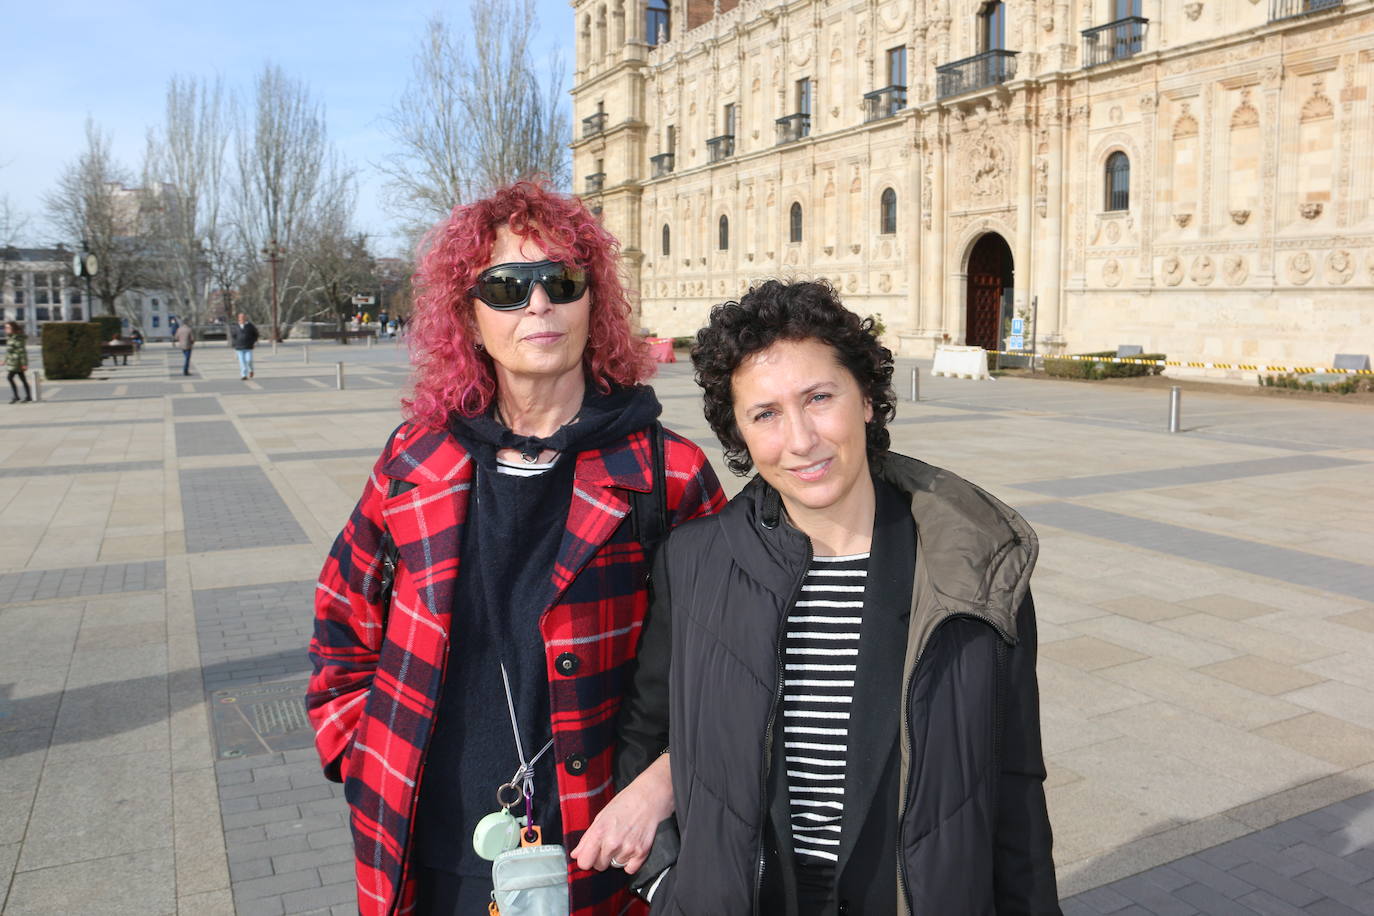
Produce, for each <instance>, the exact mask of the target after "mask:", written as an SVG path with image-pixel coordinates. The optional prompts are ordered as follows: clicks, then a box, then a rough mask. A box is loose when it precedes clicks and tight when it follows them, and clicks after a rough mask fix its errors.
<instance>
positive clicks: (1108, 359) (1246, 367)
mask: <svg viewBox="0 0 1374 916" xmlns="http://www.w3.org/2000/svg"><path fill="white" fill-rule="evenodd" d="M988 352H989V353H1001V354H1002V355H1003V356H1029V355H1030V353H1028V352H1027V351H1025V350H989V351H988ZM1038 355H1039V357H1040V359H1042V360H1044V359H1068V360H1074V361H1077V362H1089V363H1132V364H1134V365H1138V366H1174V367H1178V368H1188V369H1239V370H1242V371H1246V372H1294V373H1297V374H1298V375H1312V374H1314V373H1318V372H1324V373H1328V374H1330V375H1374V369H1333V368H1331V367H1329V366H1268V365H1264V364H1262V363H1207V362H1197V361H1190V360H1177V359H1138V358H1136V357H1133V356H1069V355H1064V356H1046V355H1045V354H1043V353H1042V354H1038Z"/></svg>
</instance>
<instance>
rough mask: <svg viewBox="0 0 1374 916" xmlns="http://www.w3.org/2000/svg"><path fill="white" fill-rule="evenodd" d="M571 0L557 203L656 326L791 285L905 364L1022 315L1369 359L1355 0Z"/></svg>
mask: <svg viewBox="0 0 1374 916" xmlns="http://www.w3.org/2000/svg"><path fill="white" fill-rule="evenodd" d="M573 5H574V8H575V13H576V27H577V31H578V35H577V68H576V75H575V79H574V89H573V96H574V100H575V106H576V115H577V119H578V121H580V127H581V129H580V131H579V133H578V135H577V139H576V140H575V142H574V144H573V150H574V172H575V180H576V182H577V190H578V192H579V193H582V194H583V195H584V197H586V198H587V199H588V201H589V203H591V204H592V205H593V206H596V207H600V208H602V212H603V219H604V220H605V222H606V225H607V226H608V227H609V228H610V229H611V230H612V231H614V232H615V233H616V234H617V235H618V236H619V237H620V238H621V240H622V242H623V244H624V246H625V251H626V254H627V263H628V266H629V270H630V279H631V282H632V283H633V284H634V285H635V286H636V287H637V288H638V289H639V290H640V291H641V295H642V303H641V309H642V312H641V323H642V325H643V326H644V327H645V328H646V329H649V330H652V331H653V332H655V333H657V334H661V335H673V336H678V335H685V334H690V333H692V332H693V331H694V330H695V329H696V328H697V327H698V326H699V325H700V324H701V323H702V322H703V320H704V318H705V316H706V314H707V312H708V310H709V308H710V307H711V306H712V305H713V304H715V303H717V302H719V301H721V300H723V299H727V298H734V297H738V296H739V295H740V294H741V293H742V292H743V291H744V290H745V289H746V288H747V287H748V286H749V284H751V283H753V282H756V281H758V280H761V279H763V278H767V277H775V276H784V277H786V276H800V277H827V278H829V279H830V280H831V281H832V282H833V283H834V284H835V285H836V286H837V287H838V288H839V289H840V290H841V291H842V293H843V296H844V298H845V300H846V302H847V303H848V304H849V306H850V307H851V308H853V309H854V310H856V311H858V312H860V313H878V314H881V315H882V318H883V321H884V323H885V324H886V326H887V329H888V335H889V339H890V342H892V343H896V344H899V348H900V352H902V353H904V354H908V355H925V354H929V353H930V352H931V351H932V349H933V347H934V346H935V345H936V344H937V343H939V342H940V341H944V340H948V341H951V342H953V343H965V342H967V343H972V344H980V345H984V346H993V345H994V344H995V343H996V341H997V340H998V339H999V338H1001V337H1002V336H1003V335H1004V334H1005V332H1006V324H1005V321H1006V319H1008V318H1010V317H1012V316H1013V315H1019V316H1024V317H1026V318H1027V319H1028V320H1027V322H1026V325H1027V329H1028V333H1029V329H1030V327H1031V324H1032V322H1031V321H1030V320H1029V319H1030V318H1031V317H1032V306H1033V305H1034V306H1035V308H1034V325H1035V330H1036V338H1037V340H1038V343H1039V346H1040V347H1041V349H1042V350H1045V349H1052V350H1057V349H1067V350H1069V351H1071V352H1077V351H1084V350H1095V349H1107V348H1112V347H1115V346H1117V345H1119V344H1138V345H1141V346H1143V347H1144V348H1145V350H1146V351H1147V352H1166V353H1168V354H1169V355H1170V357H1171V358H1181V359H1206V360H1212V361H1219V362H1241V363H1259V362H1263V363H1272V364H1288V365H1291V364H1294V363H1297V364H1302V365H1312V364H1316V365H1325V364H1329V362H1330V360H1331V358H1332V356H1333V354H1334V353H1336V352H1360V353H1369V352H1374V92H1371V87H1372V86H1374V0H1344V2H1342V0H1194V2H1180V0H1020V2H1007V3H1005V4H1004V3H1001V2H982V0H791V2H788V0H744V2H740V3H738V5H735V0H729V2H722V0H717V2H716V3H714V4H710V3H706V2H705V0H647V3H646V2H645V0H574V3H573ZM999 316H1000V320H999ZM1028 344H1029V342H1028Z"/></svg>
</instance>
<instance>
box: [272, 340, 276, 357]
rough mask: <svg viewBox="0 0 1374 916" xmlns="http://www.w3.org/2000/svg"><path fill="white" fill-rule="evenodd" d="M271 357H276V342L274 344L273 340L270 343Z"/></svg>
mask: <svg viewBox="0 0 1374 916" xmlns="http://www.w3.org/2000/svg"><path fill="white" fill-rule="evenodd" d="M272 355H273V356H276V355H277V342H276V341H275V340H274V341H272Z"/></svg>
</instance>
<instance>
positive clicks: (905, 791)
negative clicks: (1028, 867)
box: [897, 612, 1011, 916]
mask: <svg viewBox="0 0 1374 916" xmlns="http://www.w3.org/2000/svg"><path fill="white" fill-rule="evenodd" d="M960 617H964V618H969V619H972V620H981V621H982V622H983V623H986V624H987V625H988V626H990V627H992V629H993V631H994V632H995V633H997V635H998V637H999V638H1001V639H1002V640H1003V645H1005V644H1006V643H1007V642H1010V641H1011V640H1010V637H1008V636H1007V634H1006V633H1005V632H1003V630H1002V628H1001V627H999V626H998V625H997V624H996V623H995V622H994V621H993V620H992V618H990V617H986V616H984V615H982V614H973V613H968V612H965V613H961V614H951V615H949V616H948V617H946V618H945V619H944V620H941V621H940V622H939V623H937V624H936V625H935V629H933V630H931V631H930V635H929V636H927V637H926V641H925V645H922V646H921V651H920V652H919V653H918V654H917V655H916V658H915V660H914V661H913V662H912V663H911V670H910V671H908V672H906V674H905V678H906V682H905V684H904V685H903V686H902V756H903V757H905V758H907V759H910V758H911V689H912V687H913V686H914V685H915V683H916V669H917V668H919V667H920V666H921V658H922V657H923V656H924V655H925V651H926V646H928V645H930V643H931V640H933V639H934V638H935V634H936V633H938V632H939V631H940V628H941V627H943V626H944V625H945V624H946V623H948V622H949V621H951V620H954V619H956V618H960ZM998 651H999V652H1001V651H1002V647H1001V646H999V647H998ZM997 676H998V677H999V678H1000V677H1001V674H1000V669H999V673H998V675H997ZM998 713H999V716H998V717H999V721H998V722H997V734H996V735H995V736H994V738H993V740H994V741H996V742H1000V741H1001V734H1002V729H1001V725H1002V723H1001V721H1000V709H999V710H998ZM908 778H910V776H909V775H908ZM900 789H901V793H902V803H901V806H900V807H899V808H898V811H897V891H898V893H900V894H901V895H902V903H904V904H905V905H906V912H907V914H908V916H912V912H913V909H912V906H911V897H910V894H909V893H908V891H907V876H906V858H905V857H904V856H903V855H902V822H903V821H905V820H906V812H907V799H908V798H909V797H910V795H911V792H910V790H909V789H910V787H909V786H908V785H905V784H903V785H902V786H901V787H900Z"/></svg>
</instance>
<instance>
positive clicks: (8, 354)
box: [5, 321, 33, 404]
mask: <svg viewBox="0 0 1374 916" xmlns="http://www.w3.org/2000/svg"><path fill="white" fill-rule="evenodd" d="M5 368H6V369H8V370H9V374H8V376H7V377H8V378H9V382H10V391H13V392H14V397H12V398H10V403H11V404H17V403H19V402H20V401H32V400H33V394H32V392H30V391H29V376H28V371H29V351H28V338H27V337H25V336H24V329H23V328H22V327H20V326H19V322H17V321H7V322H5ZM16 377H17V378H18V379H19V381H21V382H23V383H24V396H23V397H22V398H21V397H20V396H19V386H18V385H16V384H14V380H15V378H16Z"/></svg>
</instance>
